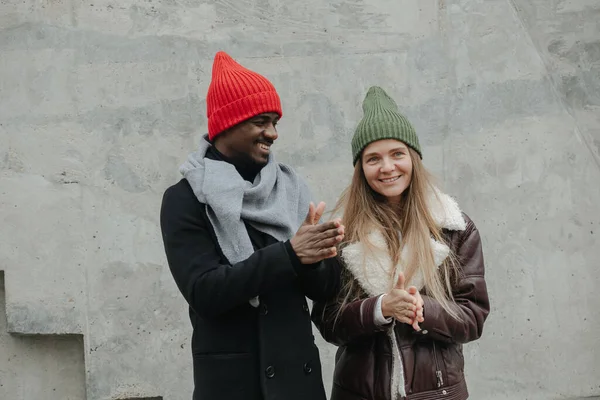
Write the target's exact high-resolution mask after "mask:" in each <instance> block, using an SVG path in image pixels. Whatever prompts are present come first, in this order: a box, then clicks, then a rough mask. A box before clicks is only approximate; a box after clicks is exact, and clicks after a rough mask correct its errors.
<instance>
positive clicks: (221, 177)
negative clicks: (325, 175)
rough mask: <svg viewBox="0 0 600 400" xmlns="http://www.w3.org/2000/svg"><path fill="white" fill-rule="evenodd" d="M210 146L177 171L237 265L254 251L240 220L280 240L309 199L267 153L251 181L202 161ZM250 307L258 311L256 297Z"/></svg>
mask: <svg viewBox="0 0 600 400" xmlns="http://www.w3.org/2000/svg"><path fill="white" fill-rule="evenodd" d="M210 146H211V144H210V143H209V142H208V141H207V140H205V139H202V140H201V141H200V147H199V148H198V150H197V151H196V152H194V153H192V154H190V155H189V156H188V160H187V161H186V162H185V163H183V165H181V167H179V172H180V173H181V174H182V175H183V176H184V178H185V179H186V180H187V181H188V182H189V184H190V186H191V187H192V190H193V191H194V194H195V195H196V197H197V198H198V200H199V201H200V203H202V204H205V205H206V214H207V215H208V219H209V221H210V223H211V224H212V226H213V228H214V230H215V233H216V235H217V240H218V242H219V246H220V247H221V250H222V251H223V254H224V255H225V257H227V260H228V261H229V262H230V263H231V264H235V263H238V262H240V261H243V260H245V259H247V258H248V257H250V256H251V255H252V253H254V247H253V246H252V242H251V241H250V237H249V236H248V231H247V230H246V226H245V225H244V221H245V222H247V223H249V224H250V225H252V227H254V228H256V229H257V230H259V231H261V232H263V233H266V234H268V235H271V236H272V237H274V238H275V239H277V240H279V241H285V240H288V239H290V238H292V237H293V236H294V234H295V233H296V231H297V230H298V228H299V227H300V225H302V222H303V221H304V219H305V218H306V214H307V212H308V204H309V202H310V199H311V196H310V191H309V189H308V186H307V185H306V183H305V182H304V180H302V179H301V178H300V177H299V176H298V175H297V174H296V173H295V172H294V171H293V170H292V169H291V168H290V167H288V166H287V165H284V164H280V163H276V162H275V160H274V159H273V156H272V155H270V156H269V161H268V163H267V165H265V166H264V167H263V168H262V169H261V170H260V172H259V173H258V175H256V178H254V182H253V183H250V182H248V181H246V180H244V178H242V177H241V176H240V174H239V173H238V171H237V170H236V169H235V167H234V166H233V165H232V164H230V163H228V162H225V161H217V160H211V159H208V158H205V155H206V151H207V150H208V148H209V147H210ZM250 304H252V305H253V306H254V307H257V306H258V304H259V302H258V297H256V298H254V299H251V300H250Z"/></svg>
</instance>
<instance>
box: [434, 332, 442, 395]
mask: <svg viewBox="0 0 600 400" xmlns="http://www.w3.org/2000/svg"><path fill="white" fill-rule="evenodd" d="M433 359H434V360H435V377H436V379H437V387H438V388H440V387H442V386H444V378H443V376H442V370H441V369H440V365H439V364H438V358H437V350H436V347H435V341H433Z"/></svg>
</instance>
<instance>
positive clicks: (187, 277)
mask: <svg viewBox="0 0 600 400" xmlns="http://www.w3.org/2000/svg"><path fill="white" fill-rule="evenodd" d="M160 222H161V229H162V235H163V241H164V246H165V251H166V255H167V260H168V263H169V268H170V270H171V273H172V275H173V277H174V279H175V282H176V283H177V286H178V287H179V290H180V291H181V293H182V294H183V296H184V297H185V299H186V300H187V302H188V304H189V315H190V320H191V323H192V327H193V336H192V354H193V365H194V386H195V389H194V396H193V399H194V400H242V399H243V400H296V399H297V400H306V399H311V400H325V398H326V397H325V391H324V388H323V382H322V376H321V363H320V359H319V351H318V349H317V346H316V345H315V342H314V336H313V333H312V325H311V319H310V311H309V307H308V304H307V300H306V297H305V296H307V297H309V298H310V299H312V300H315V301H325V300H327V299H328V298H330V297H331V296H332V295H333V294H334V293H335V286H336V285H337V276H335V274H336V271H335V270H333V269H330V268H328V266H327V265H325V263H318V264H314V265H302V264H301V263H300V262H299V260H298V258H297V256H296V254H295V253H294V251H293V249H292V247H291V245H290V243H289V241H288V242H278V241H277V240H275V239H274V238H273V237H271V236H269V235H267V234H265V233H262V232H260V231H258V230H256V229H254V228H253V227H252V226H250V225H249V224H246V228H247V231H248V235H249V236H250V239H251V241H252V243H253V245H254V248H255V252H254V254H252V255H251V256H250V257H249V258H248V259H246V260H244V261H242V262H239V263H237V264H235V265H231V264H230V263H229V262H228V260H227V259H226V258H225V256H224V255H223V252H222V250H221V248H220V247H219V244H218V242H217V238H216V235H215V232H214V229H213V227H212V225H211V223H210V221H209V219H208V216H207V214H206V206H205V205H204V204H201V203H200V202H199V201H198V199H197V198H196V196H195V195H194V193H193V191H192V188H191V187H190V185H189V183H188V182H187V181H186V180H185V179H182V180H181V181H179V183H177V184H175V185H174V186H172V187H170V188H169V189H167V190H166V192H165V194H164V196H163V202H162V208H161V216H160ZM257 295H259V296H260V306H259V307H258V308H255V307H252V306H251V305H250V304H249V302H248V300H249V299H251V298H253V297H255V296H257Z"/></svg>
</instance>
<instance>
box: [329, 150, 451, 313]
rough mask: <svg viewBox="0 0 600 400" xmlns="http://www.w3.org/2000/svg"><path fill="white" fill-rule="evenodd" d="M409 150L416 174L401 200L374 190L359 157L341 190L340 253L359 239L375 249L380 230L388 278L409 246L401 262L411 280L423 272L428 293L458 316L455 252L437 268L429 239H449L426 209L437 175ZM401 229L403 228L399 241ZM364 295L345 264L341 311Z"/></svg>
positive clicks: (391, 275)
mask: <svg viewBox="0 0 600 400" xmlns="http://www.w3.org/2000/svg"><path fill="white" fill-rule="evenodd" d="M409 152H410V157H411V159H412V167H413V169H412V179H411V182H410V184H409V186H408V187H407V188H406V190H405V191H404V193H402V200H401V201H400V204H391V203H388V202H387V201H386V199H385V197H384V196H382V195H380V194H379V193H377V192H375V191H374V190H373V189H371V187H370V186H369V184H368V183H367V180H366V178H365V175H364V172H363V169H362V162H361V160H360V159H359V160H358V161H357V162H356V165H355V167H354V175H353V177H352V182H351V183H350V185H349V186H348V187H347V188H346V190H344V192H343V193H342V195H341V197H340V200H339V201H338V203H337V205H336V207H335V209H334V211H333V212H334V213H339V212H340V210H343V217H342V221H343V222H342V223H343V224H344V226H345V228H346V231H345V238H344V242H343V243H341V244H340V251H339V252H338V254H341V252H342V251H343V247H345V246H346V245H348V244H351V243H355V242H361V243H362V244H363V245H364V246H365V247H366V249H367V251H373V245H372V244H371V243H370V241H369V238H368V235H369V233H371V232H373V231H375V230H378V231H379V232H380V233H381V234H382V235H383V237H384V238H385V241H386V244H387V248H388V250H389V255H390V258H391V260H392V265H391V266H389V267H390V279H393V277H395V276H396V274H395V272H396V271H395V266H396V265H398V263H399V261H400V258H401V254H402V250H403V249H404V248H406V249H407V250H408V252H407V253H405V254H406V255H407V257H406V259H403V260H402V264H403V265H405V266H406V269H405V270H404V271H403V272H404V275H405V278H406V282H408V283H410V281H411V279H412V278H413V277H414V276H415V274H416V273H417V272H421V273H422V276H423V280H424V283H425V289H426V291H427V294H428V295H429V296H431V297H433V298H434V299H435V300H437V301H438V302H439V303H440V305H441V306H442V308H443V309H444V310H446V311H447V312H448V313H449V314H450V315H451V316H453V317H454V318H456V319H459V316H458V314H457V313H456V311H455V309H454V308H453V307H452V303H453V301H454V299H453V296H452V283H453V281H454V279H456V277H457V271H458V268H457V262H456V257H455V255H454V254H452V253H451V254H450V256H449V257H447V258H446V260H445V261H444V263H443V264H442V265H441V266H440V267H439V268H438V266H437V265H436V263H435V260H434V257H433V249H432V247H431V238H433V239H435V240H436V241H438V242H441V243H445V242H446V241H445V239H444V236H443V234H442V230H441V228H440V227H438V226H437V224H436V223H435V221H434V219H433V217H432V215H431V213H430V211H429V208H428V196H431V195H432V194H435V193H436V191H435V190H434V186H433V177H432V176H431V174H430V173H429V172H428V171H427V170H426V169H425V166H424V165H423V163H422V162H421V157H420V156H419V154H417V152H416V151H414V150H413V149H412V148H409ZM398 231H400V232H401V237H402V238H401V240H400V239H399V235H398ZM363 264H364V263H363ZM364 297H366V294H365V293H364V291H363V289H362V288H361V287H360V285H359V283H358V281H357V280H356V279H355V278H354V276H353V275H352V274H351V273H350V271H348V269H347V268H343V272H342V290H341V292H340V295H339V298H338V301H339V302H340V308H339V310H340V311H341V310H342V309H343V307H344V306H345V305H346V304H347V303H348V302H351V301H354V300H358V299H361V298H364ZM338 315H339V313H338ZM336 319H337V318H336Z"/></svg>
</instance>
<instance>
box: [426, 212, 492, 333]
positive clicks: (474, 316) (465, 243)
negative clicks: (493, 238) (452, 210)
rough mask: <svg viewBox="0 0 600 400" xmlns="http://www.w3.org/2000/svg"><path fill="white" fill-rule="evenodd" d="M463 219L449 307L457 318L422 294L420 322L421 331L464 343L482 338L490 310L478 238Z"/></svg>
mask: <svg viewBox="0 0 600 400" xmlns="http://www.w3.org/2000/svg"><path fill="white" fill-rule="evenodd" d="M465 219H466V221H467V228H466V229H465V231H464V232H462V234H461V237H460V239H459V244H458V248H457V249H456V250H455V251H456V256H457V260H458V262H459V264H460V269H461V271H460V273H459V280H458V282H457V284H456V285H454V287H453V291H452V292H453V296H454V301H455V303H456V304H453V305H452V306H453V307H454V310H455V311H456V313H457V314H458V316H459V317H460V321H459V320H456V319H455V318H453V317H452V316H451V315H450V314H448V312H446V311H445V310H444V309H443V308H442V306H441V305H440V303H438V302H437V301H436V300H435V299H433V298H432V297H429V296H426V295H423V302H424V317H425V321H424V322H422V323H421V324H420V327H421V331H420V334H421V335H426V336H430V337H431V338H432V339H435V340H441V341H444V342H450V343H467V342H470V341H473V340H476V339H478V338H479V337H481V334H482V333H483V324H484V322H485V320H486V318H487V316H488V314H489V312H490V303H489V298H488V293H487V286H486V283H485V277H484V269H485V268H484V262H483V252H482V249H481V238H480V236H479V232H478V231H477V228H476V227H475V225H474V224H473V222H472V221H471V220H470V219H468V217H466V216H465Z"/></svg>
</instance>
